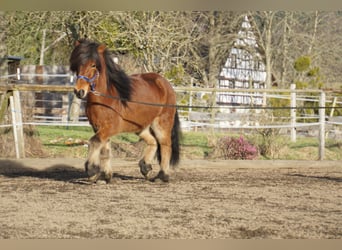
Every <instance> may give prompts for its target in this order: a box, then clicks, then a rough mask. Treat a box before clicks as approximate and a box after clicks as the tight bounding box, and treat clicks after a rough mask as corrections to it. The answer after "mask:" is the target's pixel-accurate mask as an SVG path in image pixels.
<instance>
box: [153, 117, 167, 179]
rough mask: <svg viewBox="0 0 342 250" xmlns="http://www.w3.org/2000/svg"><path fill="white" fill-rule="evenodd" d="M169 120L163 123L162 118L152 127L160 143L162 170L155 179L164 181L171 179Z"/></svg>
mask: <svg viewBox="0 0 342 250" xmlns="http://www.w3.org/2000/svg"><path fill="white" fill-rule="evenodd" d="M169 126H170V124H168V123H167V122H165V123H162V120H161V119H160V118H158V119H156V120H155V121H154V122H153V125H152V129H153V132H154V134H155V136H156V138H157V140H158V143H159V145H160V155H161V159H160V171H159V173H158V175H157V176H156V177H155V178H154V179H160V180H162V181H164V182H168V181H169V169H170V159H171V150H172V148H171V136H170V135H171V128H169Z"/></svg>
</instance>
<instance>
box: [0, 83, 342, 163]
mask: <svg viewBox="0 0 342 250" xmlns="http://www.w3.org/2000/svg"><path fill="white" fill-rule="evenodd" d="M175 90H176V92H178V93H190V94H189V100H188V104H189V105H188V106H187V105H181V109H182V110H183V111H184V110H186V111H187V112H188V118H189V120H190V121H193V125H194V127H198V126H207V127H212V128H214V127H215V126H216V127H217V124H218V122H220V121H225V120H227V119H228V118H227V117H228V116H229V115H227V114H226V115H224V114H221V115H220V114H216V116H215V113H217V112H213V110H215V109H221V108H232V109H236V108H239V107H236V106H222V107H221V106H217V105H215V98H212V100H211V103H210V102H209V105H208V106H203V105H202V106H200V105H191V103H192V100H191V96H192V95H191V93H198V92H207V93H211V94H210V96H215V95H216V93H217V92H230V93H234V92H235V93H236V92H238V93H245V94H246V95H247V94H251V93H256V92H259V93H264V94H271V93H273V94H274V93H288V94H289V96H290V103H291V106H290V107H283V108H284V109H289V110H290V123H288V124H281V125H272V124H271V125H260V124H259V125H258V124H256V125H249V126H246V125H245V126H240V127H239V126H229V128H243V129H257V128H288V129H290V131H291V140H292V141H295V140H296V131H297V128H299V127H300V126H315V127H318V131H319V133H318V135H319V159H320V160H323V159H324V148H325V130H326V124H327V122H326V103H327V100H326V95H327V93H329V94H331V93H336V91H333V90H325V91H323V90H296V89H294V88H291V89H212V88H192V87H177V88H175ZM72 91H73V86H65V85H63V86H61V85H41V84H39V85H33V84H2V85H0V94H1V93H2V95H1V96H2V98H0V100H1V103H0V121H1V117H2V116H3V112H4V110H5V109H4V107H5V106H6V102H8V100H9V103H10V105H11V106H10V109H11V117H12V124H11V125H9V124H7V125H0V126H12V127H13V132H14V138H15V148H16V156H17V158H23V157H25V154H24V148H25V146H24V140H23V126H24V125H27V124H38V125H48V123H47V122H40V123H39V122H31V123H23V121H22V120H23V119H22V107H21V100H20V92H35V93H39V92H57V93H65V94H70V93H71V92H72ZM303 93H311V94H315V95H317V96H318V99H317V101H319V105H318V107H317V108H318V109H319V116H318V117H317V119H318V122H314V123H306V124H304V125H303V124H299V123H298V122H297V121H296V120H297V113H296V111H297V108H298V107H296V98H297V97H296V95H297V94H303ZM251 95H252V94H251ZM66 102H67V101H66ZM329 102H331V103H332V105H331V106H330V108H334V107H335V106H336V104H337V103H338V102H337V101H336V98H335V99H333V100H329ZM334 105H335V106H334ZM194 107H196V108H201V107H202V108H203V109H205V110H207V112H197V113H196V111H193V109H194ZM66 108H67V107H65V108H64V109H66ZM240 108H245V109H253V108H255V109H268V108H270V109H271V108H273V107H240ZM35 109H36V111H37V112H38V111H39V108H35ZM64 115H65V112H64ZM231 115H232V116H233V114H231ZM50 124H52V125H56V122H52V123H50ZM57 124H59V125H62V124H64V125H87V122H86V121H85V122H83V123H70V122H69V121H68V119H64V121H63V119H62V120H61V121H60V122H59V123H57ZM335 124H336V125H340V124H341V123H335Z"/></svg>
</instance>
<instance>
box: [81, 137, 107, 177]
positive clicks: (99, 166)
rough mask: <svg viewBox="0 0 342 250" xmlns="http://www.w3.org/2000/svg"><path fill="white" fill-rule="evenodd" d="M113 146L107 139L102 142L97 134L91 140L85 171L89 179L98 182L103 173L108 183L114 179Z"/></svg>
mask: <svg viewBox="0 0 342 250" xmlns="http://www.w3.org/2000/svg"><path fill="white" fill-rule="evenodd" d="M110 160H111V147H110V141H109V139H107V140H106V141H105V142H101V140H100V139H99V138H98V136H97V135H94V136H93V137H92V138H91V139H90V140H89V150H88V160H87V161H86V163H85V171H86V172H87V174H88V176H89V181H91V182H96V181H97V180H98V179H99V178H100V177H101V174H102V173H104V178H105V180H106V182H107V183H109V182H110V181H111V179H112V168H111V162H110Z"/></svg>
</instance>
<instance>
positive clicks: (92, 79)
mask: <svg viewBox="0 0 342 250" xmlns="http://www.w3.org/2000/svg"><path fill="white" fill-rule="evenodd" d="M98 76H99V71H98V70H96V74H95V75H94V76H93V77H92V78H88V77H86V76H82V75H78V76H77V78H76V80H78V79H82V80H85V81H86V82H88V83H90V89H91V91H95V85H96V84H95V80H96V78H97V77H98Z"/></svg>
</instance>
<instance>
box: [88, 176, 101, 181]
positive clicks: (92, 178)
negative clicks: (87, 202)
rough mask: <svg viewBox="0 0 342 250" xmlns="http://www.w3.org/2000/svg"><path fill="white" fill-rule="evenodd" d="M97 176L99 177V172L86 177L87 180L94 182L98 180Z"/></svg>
mask: <svg viewBox="0 0 342 250" xmlns="http://www.w3.org/2000/svg"><path fill="white" fill-rule="evenodd" d="M99 177H100V175H99V174H94V175H92V176H89V177H88V181H89V182H91V183H96V182H97V181H98V179H99Z"/></svg>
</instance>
